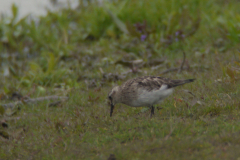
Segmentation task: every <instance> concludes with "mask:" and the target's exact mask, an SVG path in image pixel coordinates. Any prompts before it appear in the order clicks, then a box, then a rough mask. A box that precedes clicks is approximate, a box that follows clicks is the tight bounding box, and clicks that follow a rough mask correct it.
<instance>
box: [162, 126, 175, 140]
mask: <svg viewBox="0 0 240 160" xmlns="http://www.w3.org/2000/svg"><path fill="white" fill-rule="evenodd" d="M174 129H175V128H172V129H171V131H170V132H169V134H168V135H166V137H165V138H164V140H168V138H169V137H170V136H171V135H172V133H173V131H174Z"/></svg>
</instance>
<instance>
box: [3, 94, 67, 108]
mask: <svg viewBox="0 0 240 160" xmlns="http://www.w3.org/2000/svg"><path fill="white" fill-rule="evenodd" d="M54 99H68V97H61V96H47V97H39V98H29V99H26V100H22V101H16V102H13V103H7V104H1V106H3V107H4V108H9V107H10V108H13V107H14V106H16V105H20V104H24V103H37V102H40V101H45V100H54Z"/></svg>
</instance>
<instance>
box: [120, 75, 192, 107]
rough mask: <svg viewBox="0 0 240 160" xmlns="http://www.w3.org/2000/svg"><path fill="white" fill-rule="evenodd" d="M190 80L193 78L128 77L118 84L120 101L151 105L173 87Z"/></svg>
mask: <svg viewBox="0 0 240 160" xmlns="http://www.w3.org/2000/svg"><path fill="white" fill-rule="evenodd" d="M192 81H193V79H188V80H171V79H169V78H164V77H156V76H143V77H138V78H134V79H129V80H127V81H126V82H125V83H123V84H122V85H121V86H120V88H121V103H123V104H126V105H129V106H133V107H140V106H149V105H153V104H156V103H159V102H161V101H162V100H163V99H164V98H166V97H167V96H169V95H170V94H171V93H172V91H173V88H174V87H176V86H179V85H182V84H185V83H189V82H192Z"/></svg>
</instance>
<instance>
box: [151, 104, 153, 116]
mask: <svg viewBox="0 0 240 160" xmlns="http://www.w3.org/2000/svg"><path fill="white" fill-rule="evenodd" d="M153 115H154V107H153V106H151V117H152V116H153Z"/></svg>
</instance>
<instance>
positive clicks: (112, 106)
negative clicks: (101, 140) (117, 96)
mask: <svg viewBox="0 0 240 160" xmlns="http://www.w3.org/2000/svg"><path fill="white" fill-rule="evenodd" d="M113 109H114V105H113V103H112V102H111V110H110V117H112V113H113Z"/></svg>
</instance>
